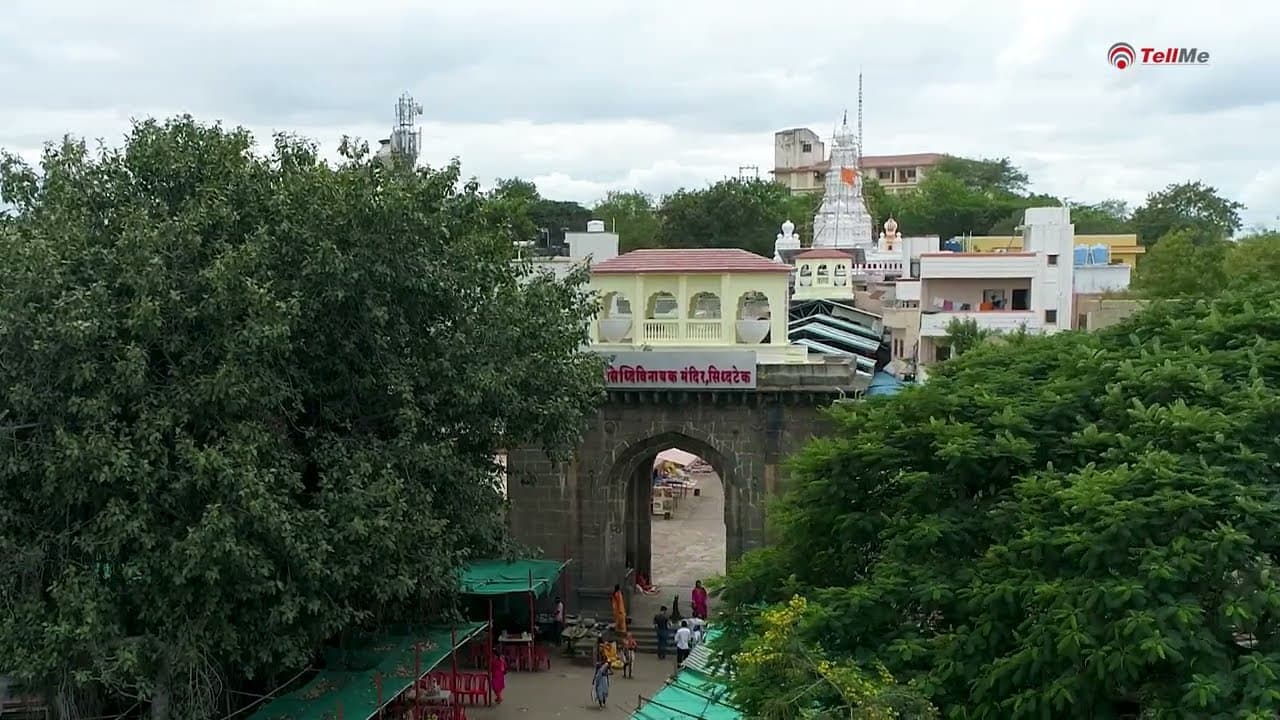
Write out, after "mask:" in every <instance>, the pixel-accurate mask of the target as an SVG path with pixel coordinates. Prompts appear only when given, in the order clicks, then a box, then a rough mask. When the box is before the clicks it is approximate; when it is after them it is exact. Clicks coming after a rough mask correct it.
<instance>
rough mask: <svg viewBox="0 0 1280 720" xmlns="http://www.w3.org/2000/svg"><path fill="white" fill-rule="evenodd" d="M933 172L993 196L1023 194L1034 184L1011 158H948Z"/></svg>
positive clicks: (953, 156)
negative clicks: (943, 174) (948, 176)
mask: <svg viewBox="0 0 1280 720" xmlns="http://www.w3.org/2000/svg"><path fill="white" fill-rule="evenodd" d="M932 172H944V173H946V174H948V175H950V176H951V177H953V178H955V179H957V180H959V181H960V182H961V183H963V184H964V185H965V186H966V187H968V188H969V189H971V190H975V191H978V192H982V193H989V194H992V195H1021V194H1023V193H1025V192H1026V190H1027V185H1028V184H1029V183H1030V182H1031V181H1030V179H1029V178H1028V177H1027V173H1026V172H1024V171H1023V170H1022V168H1019V167H1018V166H1017V165H1014V164H1013V162H1012V161H1011V160H1009V158H998V159H975V158H963V157H957V156H955V155H948V156H947V157H945V158H943V159H942V161H941V162H939V163H938V164H937V165H936V166H934V168H933V170H932Z"/></svg>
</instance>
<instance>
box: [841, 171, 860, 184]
mask: <svg viewBox="0 0 1280 720" xmlns="http://www.w3.org/2000/svg"><path fill="white" fill-rule="evenodd" d="M857 179H858V170H857V169H856V168H840V180H841V181H843V182H844V184H845V185H856V184H857Z"/></svg>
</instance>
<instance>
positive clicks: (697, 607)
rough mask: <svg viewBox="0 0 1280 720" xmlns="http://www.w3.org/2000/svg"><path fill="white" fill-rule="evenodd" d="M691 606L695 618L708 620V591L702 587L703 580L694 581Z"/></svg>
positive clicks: (690, 599) (690, 600)
mask: <svg viewBox="0 0 1280 720" xmlns="http://www.w3.org/2000/svg"><path fill="white" fill-rule="evenodd" d="M689 604H690V605H692V606H693V616H694V617H696V618H700V619H702V620H706V619H707V589H706V588H704V587H702V581H701V580H696V581H694V583H693V592H692V593H691V594H690V598H689Z"/></svg>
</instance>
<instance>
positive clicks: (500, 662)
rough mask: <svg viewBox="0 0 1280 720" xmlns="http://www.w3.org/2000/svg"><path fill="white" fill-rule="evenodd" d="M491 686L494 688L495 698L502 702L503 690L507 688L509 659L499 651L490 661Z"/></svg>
mask: <svg viewBox="0 0 1280 720" xmlns="http://www.w3.org/2000/svg"><path fill="white" fill-rule="evenodd" d="M489 687H490V688H492V689H493V696H494V698H495V699H496V700H497V701H498V702H499V703H501V702H502V691H503V690H505V689H506V688H507V661H506V660H504V659H503V657H502V655H500V654H498V653H494V654H493V659H492V660H490V661H489Z"/></svg>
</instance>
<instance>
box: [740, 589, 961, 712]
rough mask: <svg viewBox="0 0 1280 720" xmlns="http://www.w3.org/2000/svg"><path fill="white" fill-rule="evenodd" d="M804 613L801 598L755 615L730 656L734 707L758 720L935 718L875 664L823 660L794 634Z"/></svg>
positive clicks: (925, 705)
mask: <svg viewBox="0 0 1280 720" xmlns="http://www.w3.org/2000/svg"><path fill="white" fill-rule="evenodd" d="M808 612H809V605H808V602H807V601H806V600H805V598H804V597H802V596H799V595H796V596H793V597H792V598H791V599H790V600H788V601H787V602H786V603H782V604H779V605H775V606H773V607H770V608H767V609H765V610H763V611H762V612H760V614H759V616H758V618H757V620H756V625H755V631H754V632H753V633H752V634H751V635H750V637H748V638H747V639H746V641H745V642H744V643H743V644H742V646H741V648H740V649H739V650H738V651H737V652H736V653H734V654H733V656H732V659H733V665H734V676H733V681H732V686H733V693H734V701H735V703H736V704H737V705H738V706H739V708H740V709H742V711H743V712H744V714H745V715H746V716H747V717H751V718H761V719H762V720H824V719H825V718H835V717H839V718H841V719H842V720H914V719H916V718H933V717H936V712H935V711H934V710H933V708H932V707H930V706H929V705H928V703H926V702H924V701H923V700H921V699H920V698H919V697H918V696H916V695H915V694H914V693H913V692H911V691H910V690H909V689H907V688H904V687H903V686H901V685H899V684H898V683H897V682H896V681H895V680H894V678H893V676H892V675H890V674H889V672H888V670H887V669H885V667H884V666H883V665H881V664H879V663H875V664H874V665H871V666H869V667H864V666H861V665H858V664H856V663H854V662H851V661H848V662H846V661H841V660H835V659H832V658H828V657H827V656H826V655H825V654H824V653H823V652H822V649H821V648H820V647H811V646H807V645H806V644H805V643H803V642H802V641H801V640H800V637H799V634H798V630H799V629H800V627H801V626H802V625H803V623H804V621H805V616H806V614H807V613H808Z"/></svg>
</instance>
